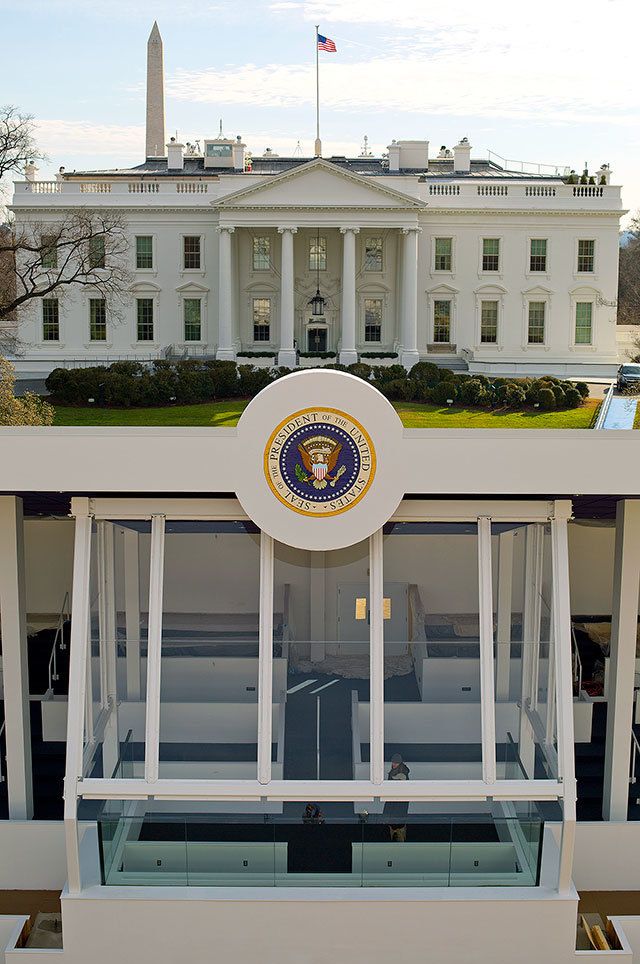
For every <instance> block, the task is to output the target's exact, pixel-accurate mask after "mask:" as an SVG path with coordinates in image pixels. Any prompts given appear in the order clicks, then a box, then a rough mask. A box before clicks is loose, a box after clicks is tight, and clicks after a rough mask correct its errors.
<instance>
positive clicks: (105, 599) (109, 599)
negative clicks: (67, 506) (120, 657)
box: [97, 520, 120, 778]
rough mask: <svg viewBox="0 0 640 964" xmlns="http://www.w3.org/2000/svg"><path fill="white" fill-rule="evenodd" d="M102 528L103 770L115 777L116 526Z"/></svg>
mask: <svg viewBox="0 0 640 964" xmlns="http://www.w3.org/2000/svg"><path fill="white" fill-rule="evenodd" d="M97 526H98V580H99V591H100V596H99V601H98V625H99V634H100V705H101V707H102V709H105V708H107V707H109V708H110V709H111V713H110V715H109V722H108V724H107V726H106V727H105V730H104V738H103V741H102V770H103V775H104V776H105V777H107V778H108V777H111V776H112V774H113V772H114V769H115V767H116V764H117V762H118V757H119V755H120V744H119V738H118V711H117V698H116V665H117V664H116V652H117V649H116V587H115V559H114V549H115V547H114V538H113V536H114V532H113V524H112V523H111V522H106V521H105V520H101V521H100V522H98V524H97Z"/></svg>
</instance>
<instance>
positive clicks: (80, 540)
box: [64, 499, 92, 894]
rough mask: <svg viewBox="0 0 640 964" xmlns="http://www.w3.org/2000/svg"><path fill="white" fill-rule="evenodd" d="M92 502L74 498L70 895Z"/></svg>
mask: <svg viewBox="0 0 640 964" xmlns="http://www.w3.org/2000/svg"><path fill="white" fill-rule="evenodd" d="M89 511H90V507H89V500H88V499H74V500H73V502H72V512H73V514H74V515H75V520H76V524H75V542H74V550H73V599H72V605H71V641H70V645H69V702H68V707H67V760H66V768H65V777H64V828H65V840H66V849H67V882H68V887H69V893H71V894H77V893H78V892H79V891H80V886H81V880H80V841H79V836H78V820H77V817H78V780H79V779H80V777H81V775H82V756H83V744H84V712H85V692H86V685H87V672H88V671H90V670H88V665H87V664H88V663H90V645H91V634H90V633H89V631H88V627H89V615H90V614H89V586H90V572H91V522H92V519H91V516H90V515H89Z"/></svg>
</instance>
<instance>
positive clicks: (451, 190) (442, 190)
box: [429, 184, 460, 197]
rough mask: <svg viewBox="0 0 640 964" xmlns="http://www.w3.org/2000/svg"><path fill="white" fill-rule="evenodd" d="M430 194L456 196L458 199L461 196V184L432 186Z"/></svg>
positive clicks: (430, 186)
mask: <svg viewBox="0 0 640 964" xmlns="http://www.w3.org/2000/svg"><path fill="white" fill-rule="evenodd" d="M429 194H431V195H434V194H437V195H447V196H450V195H452V194H453V195H455V196H456V197H457V196H458V195H459V194H460V185H459V184H430V185H429Z"/></svg>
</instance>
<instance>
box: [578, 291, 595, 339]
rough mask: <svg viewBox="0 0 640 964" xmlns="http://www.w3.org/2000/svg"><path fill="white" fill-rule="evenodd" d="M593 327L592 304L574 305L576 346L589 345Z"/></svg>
mask: <svg viewBox="0 0 640 964" xmlns="http://www.w3.org/2000/svg"><path fill="white" fill-rule="evenodd" d="M592 326H593V302H591V301H578V302H577V303H576V345H590V344H591V333H592Z"/></svg>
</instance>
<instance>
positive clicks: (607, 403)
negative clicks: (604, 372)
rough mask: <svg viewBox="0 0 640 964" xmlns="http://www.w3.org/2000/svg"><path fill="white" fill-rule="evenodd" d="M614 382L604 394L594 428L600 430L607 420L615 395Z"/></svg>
mask: <svg viewBox="0 0 640 964" xmlns="http://www.w3.org/2000/svg"><path fill="white" fill-rule="evenodd" d="M614 394H615V393H614V389H613V382H611V384H610V385H609V388H608V389H607V393H606V395H605V396H604V399H603V402H602V405H601V406H600V411H599V412H598V417H597V418H596V423H595V425H594V426H593V428H594V430H599V429H601V428H604V423H605V422H606V420H607V415H608V414H609V409H610V407H611V401H612V399H613V396H614Z"/></svg>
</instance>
